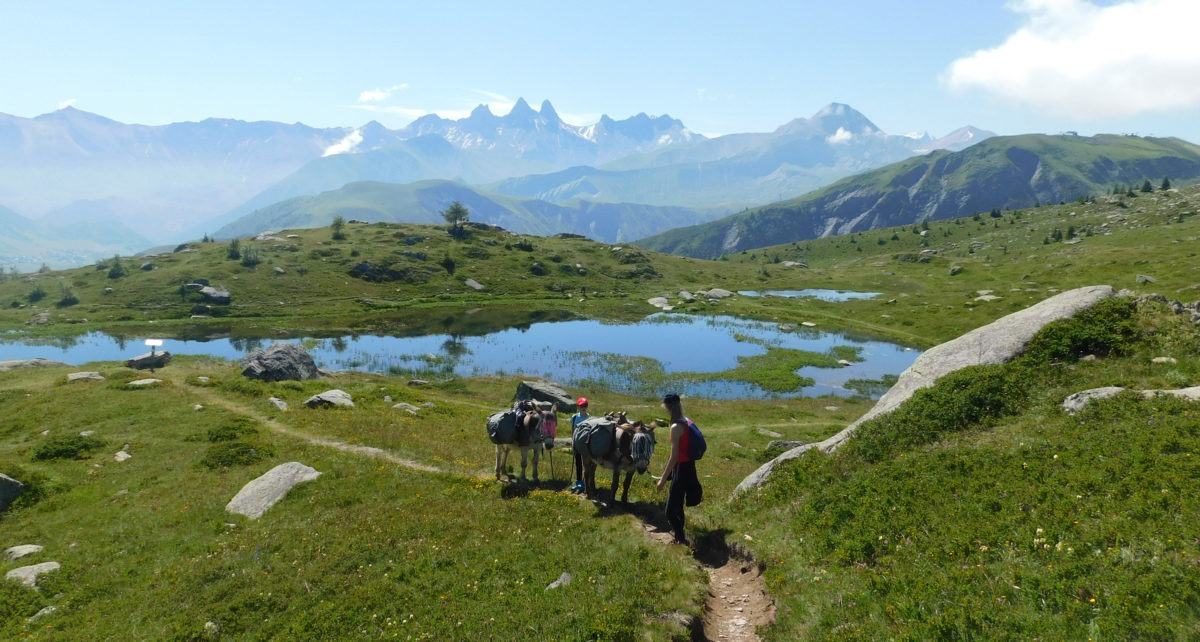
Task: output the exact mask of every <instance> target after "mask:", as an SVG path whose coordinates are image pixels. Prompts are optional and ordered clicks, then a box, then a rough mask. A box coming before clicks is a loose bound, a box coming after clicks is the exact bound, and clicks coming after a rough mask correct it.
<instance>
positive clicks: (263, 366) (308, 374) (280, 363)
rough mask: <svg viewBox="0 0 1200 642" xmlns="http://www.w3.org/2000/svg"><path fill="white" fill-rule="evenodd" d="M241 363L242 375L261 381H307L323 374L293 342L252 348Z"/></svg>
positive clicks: (310, 357)
mask: <svg viewBox="0 0 1200 642" xmlns="http://www.w3.org/2000/svg"><path fill="white" fill-rule="evenodd" d="M242 363H243V364H244V365H245V368H243V369H242V375H243V376H244V377H246V378H248V379H260V380H262V381H307V380H309V379H316V378H318V377H320V376H322V374H323V373H322V372H321V370H320V369H319V368H317V364H316V362H314V361H313V358H312V356H311V355H309V354H308V351H307V350H305V349H304V348H303V347H301V346H298V345H296V344H294V343H275V344H272V345H270V346H269V347H267V349H266V350H262V349H255V350H252V351H251V352H250V354H248V355H246V358H245V359H242Z"/></svg>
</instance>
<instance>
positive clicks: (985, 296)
mask: <svg viewBox="0 0 1200 642" xmlns="http://www.w3.org/2000/svg"><path fill="white" fill-rule="evenodd" d="M1002 298H1004V297H998V296H996V295H994V294H982V295H980V296H977V297H975V300H976V301H982V302H984V303H987V302H989V301H999V300H1000V299H1002Z"/></svg>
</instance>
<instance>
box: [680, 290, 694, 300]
mask: <svg viewBox="0 0 1200 642" xmlns="http://www.w3.org/2000/svg"><path fill="white" fill-rule="evenodd" d="M679 299H680V300H682V301H683V302H684V303H695V302H696V297H695V296H693V295H692V293H691V292H688V291H687V290H680V291H679Z"/></svg>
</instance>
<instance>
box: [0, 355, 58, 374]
mask: <svg viewBox="0 0 1200 642" xmlns="http://www.w3.org/2000/svg"><path fill="white" fill-rule="evenodd" d="M70 365H71V364H69V363H63V362H61V361H51V360H50V359H42V358H40V357H39V358H37V359H9V360H8V361H0V372H4V371H6V370H12V369H14V368H56V367H58V366H70Z"/></svg>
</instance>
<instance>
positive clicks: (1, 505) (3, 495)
mask: <svg viewBox="0 0 1200 642" xmlns="http://www.w3.org/2000/svg"><path fill="white" fill-rule="evenodd" d="M23 492H25V484H23V483H21V482H20V481H17V480H16V479H13V478H12V477H9V476H8V475H5V474H4V473H0V510H4V509H5V508H8V505H9V504H11V503H13V501H14V500H16V499H17V498H18V497H20V496H21V493H23Z"/></svg>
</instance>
